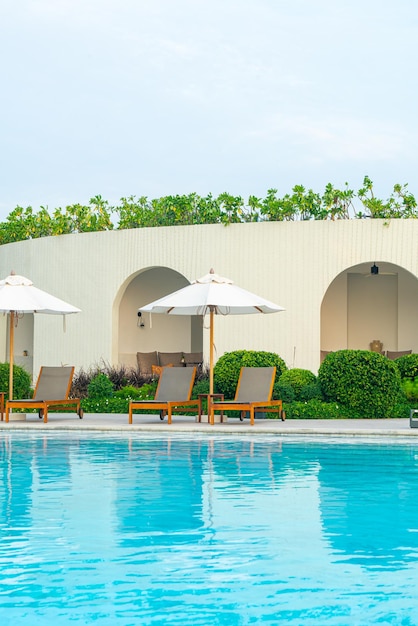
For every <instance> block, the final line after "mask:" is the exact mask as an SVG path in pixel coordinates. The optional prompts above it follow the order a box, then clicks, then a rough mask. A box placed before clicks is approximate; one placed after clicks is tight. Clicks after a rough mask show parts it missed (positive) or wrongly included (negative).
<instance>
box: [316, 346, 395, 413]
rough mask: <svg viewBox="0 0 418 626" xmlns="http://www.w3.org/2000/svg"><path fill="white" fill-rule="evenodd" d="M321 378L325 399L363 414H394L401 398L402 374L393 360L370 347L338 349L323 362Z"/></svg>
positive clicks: (319, 375) (319, 377) (319, 376)
mask: <svg viewBox="0 0 418 626" xmlns="http://www.w3.org/2000/svg"><path fill="white" fill-rule="evenodd" d="M318 380H319V383H320V385H321V389H322V392H323V394H324V398H325V400H327V401H329V402H336V403H337V404H342V405H344V406H345V407H348V408H350V410H352V411H353V412H354V413H361V416H362V417H365V418H368V417H369V418H372V417H392V416H393V409H394V406H395V405H396V403H397V402H399V400H400V398H401V378H400V374H399V370H398V368H397V366H396V365H395V363H394V362H393V361H390V360H389V359H387V358H386V357H384V356H383V355H381V354H378V353H377V352H371V351H369V350H339V351H337V352H331V353H330V354H328V355H327V356H326V357H325V359H324V361H323V362H322V364H321V366H320V368H319V372H318Z"/></svg>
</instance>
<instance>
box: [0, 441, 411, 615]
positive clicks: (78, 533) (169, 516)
mask: <svg viewBox="0 0 418 626" xmlns="http://www.w3.org/2000/svg"><path fill="white" fill-rule="evenodd" d="M186 437H187V436H185V435H173V436H167V437H165V436H163V437H161V436H158V437H154V436H152V435H149V436H147V435H144V434H143V433H141V434H140V433H138V434H132V435H128V436H126V435H120V436H118V435H116V436H115V435H114V434H112V435H109V436H106V435H99V434H97V435H96V434H92V433H89V434H82V433H80V434H79V433H73V432H71V433H70V432H68V433H62V434H58V433H45V432H43V433H35V434H27V433H26V434H25V433H23V432H21V433H19V432H13V433H1V435H0V459H1V472H2V480H1V481H0V580H1V584H0V624H1V625H2V626H9V625H11V624H13V626H19V625H21V624H25V625H30V626H37V625H41V624H42V626H44V625H45V624H51V625H54V626H62V625H67V624H80V625H81V624H82V625H83V626H84V625H86V624H100V625H103V626H111V625H112V626H128V625H135V626H136V625H141V626H142V625H148V624H150V625H151V624H152V625H158V624H173V625H180V624H181V625H182V626H184V624H186V623H190V624H197V625H207V624H215V625H236V626H238V625H240V626H241V625H247V624H259V623H263V624H279V623H280V624H300V625H304V626H305V625H308V626H309V625H310V624H315V626H318V625H322V624H325V623H326V624H327V625H328V624H330V625H334V624H338V625H340V624H343V625H347V624H362V625H363V624H364V625H365V624H375V623H379V624H405V625H406V624H417V623H418V608H417V607H418V585H417V581H418V497H417V494H418V443H414V442H410V441H405V442H404V443H399V442H398V443H396V445H391V444H390V443H388V442H387V440H384V441H379V440H373V441H372V440H364V441H360V440H358V439H351V440H350V439H347V440H346V441H345V442H341V440H335V441H332V440H329V441H323V440H321V441H313V440H309V439H304V438H300V437H299V438H297V439H296V438H295V439H292V438H287V437H267V436H266V437H264V436H260V435H258V436H253V435H248V436H241V437H239V438H233V437H231V436H227V437H222V436H202V437H197V436H194V437H193V438H186Z"/></svg>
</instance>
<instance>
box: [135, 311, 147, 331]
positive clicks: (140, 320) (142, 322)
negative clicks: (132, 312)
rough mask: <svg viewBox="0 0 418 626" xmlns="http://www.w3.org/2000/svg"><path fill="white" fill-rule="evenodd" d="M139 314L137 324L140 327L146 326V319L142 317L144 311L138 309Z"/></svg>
mask: <svg viewBox="0 0 418 626" xmlns="http://www.w3.org/2000/svg"><path fill="white" fill-rule="evenodd" d="M137 315H138V321H137V326H138V327H139V328H145V324H144V320H143V319H142V313H141V311H138V313H137Z"/></svg>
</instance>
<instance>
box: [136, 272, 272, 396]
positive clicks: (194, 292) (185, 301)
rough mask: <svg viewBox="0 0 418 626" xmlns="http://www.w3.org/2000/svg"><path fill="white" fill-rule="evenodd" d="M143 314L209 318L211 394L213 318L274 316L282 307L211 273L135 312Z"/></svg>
mask: <svg viewBox="0 0 418 626" xmlns="http://www.w3.org/2000/svg"><path fill="white" fill-rule="evenodd" d="M139 310H140V311H141V312H145V313H165V314H167V315H202V316H204V315H207V314H209V316H210V326H209V329H210V351H209V377H210V393H213V346H214V343H213V330H214V329H213V322H214V315H251V314H255V313H278V312H279V311H284V309H283V307H281V306H278V305H277V304H274V303H273V302H270V301H269V300H265V299H264V298H261V297H260V296H257V295H255V294H253V293H251V292H250V291H246V290H245V289H241V287H238V286H237V285H235V284H234V283H233V281H232V280H230V279H229V278H224V277H222V276H219V275H218V274H215V273H214V271H213V270H211V271H210V272H209V274H206V275H205V276H203V277H202V278H199V279H198V280H195V281H193V282H192V283H191V285H188V286H187V287H183V288H182V289H179V290H178V291H175V292H174V293H170V294H169V295H167V296H164V297H163V298H160V299H159V300H155V301H154V302H151V303H150V304H147V305H145V306H143V307H141V308H140V309H139Z"/></svg>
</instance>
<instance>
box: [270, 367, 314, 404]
mask: <svg viewBox="0 0 418 626" xmlns="http://www.w3.org/2000/svg"><path fill="white" fill-rule="evenodd" d="M315 382H316V376H315V374H313V373H312V372H310V371H309V370H303V369H298V368H294V369H291V370H286V371H285V372H283V373H282V375H281V376H280V378H279V383H280V384H281V385H290V386H291V387H292V388H293V391H294V392H295V400H300V393H301V391H302V389H303V388H304V387H306V386H307V385H313V384H314V383H315Z"/></svg>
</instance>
